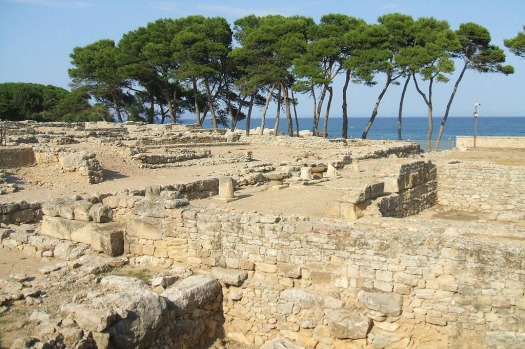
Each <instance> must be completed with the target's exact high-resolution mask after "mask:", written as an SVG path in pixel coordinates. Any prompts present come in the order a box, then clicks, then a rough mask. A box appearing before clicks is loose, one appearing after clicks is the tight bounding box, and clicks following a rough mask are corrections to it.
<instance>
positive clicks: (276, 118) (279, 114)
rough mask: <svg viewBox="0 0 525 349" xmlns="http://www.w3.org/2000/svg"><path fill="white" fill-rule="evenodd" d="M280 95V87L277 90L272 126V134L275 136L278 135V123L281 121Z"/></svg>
mask: <svg viewBox="0 0 525 349" xmlns="http://www.w3.org/2000/svg"><path fill="white" fill-rule="evenodd" d="M281 93H282V87H280V88H279V93H278V94H277V113H276V114H275V126H274V134H275V135H276V136H277V134H278V133H279V121H280V119H281Z"/></svg>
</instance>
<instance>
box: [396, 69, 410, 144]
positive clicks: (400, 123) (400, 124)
mask: <svg viewBox="0 0 525 349" xmlns="http://www.w3.org/2000/svg"><path fill="white" fill-rule="evenodd" d="M411 76H412V75H410V74H408V77H407V79H406V80H405V85H404V86H403V92H401V99H400V100H399V114H398V116H397V139H398V140H402V139H403V137H402V136H401V130H402V128H403V103H404V102H405V93H406V92H407V87H408V83H409V82H410V78H411Z"/></svg>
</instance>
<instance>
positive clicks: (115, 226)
mask: <svg viewBox="0 0 525 349" xmlns="http://www.w3.org/2000/svg"><path fill="white" fill-rule="evenodd" d="M122 228H123V227H122V225H121V224H119V223H108V224H99V223H93V222H83V221H71V220H68V219H65V218H61V217H50V216H44V217H43V219H42V224H41V227H40V232H41V234H43V235H47V236H52V237H55V238H59V239H64V240H72V241H76V242H82V243H85V244H89V245H91V247H92V248H93V249H94V250H95V251H99V252H103V253H106V254H108V255H110V256H118V255H121V254H122V253H123V252H124V233H123V229H122Z"/></svg>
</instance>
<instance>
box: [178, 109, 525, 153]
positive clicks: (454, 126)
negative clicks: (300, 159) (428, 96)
mask: <svg viewBox="0 0 525 349" xmlns="http://www.w3.org/2000/svg"><path fill="white" fill-rule="evenodd" d="M298 120H299V130H312V125H313V119H312V118H301V117H300V118H299V119H298ZM183 121H184V122H185V123H191V122H192V121H191V120H183ZM323 122H324V120H323V119H321V122H320V131H322V127H323ZM367 122H368V118H367V117H366V118H365V117H350V118H349V121H348V138H360V137H361V134H362V132H363V129H364V127H365V125H366V123H367ZM440 122H441V118H436V119H435V120H434V132H433V134H432V140H433V142H434V141H435V139H436V136H437V133H438V131H439V126H440ZM260 124H261V120H260V119H252V120H251V124H250V126H251V128H252V129H254V128H256V127H259V126H260ZM274 125H275V119H273V118H267V119H266V128H271V129H273V127H274ZM342 125H343V119H342V118H336V117H334V118H330V119H328V137H329V138H339V137H341V130H342ZM203 126H204V127H206V128H211V127H212V122H211V119H209V118H207V119H205V121H204V125H203ZM245 128H246V123H245V120H242V121H239V122H238V123H237V129H240V130H244V129H245ZM295 129H296V127H295V120H294V131H295ZM427 130H428V121H427V118H425V117H405V118H404V119H403V128H402V138H403V140H412V141H416V142H418V143H420V144H421V145H423V146H424V145H425V143H426V142H425V139H426V134H427ZM279 131H280V132H282V133H284V134H288V124H287V121H286V118H281V120H280V123H279ZM472 135H474V117H472V116H471V117H449V118H448V120H447V123H446V125H445V130H444V132H443V137H442V139H441V145H440V149H449V148H452V147H454V146H455V142H456V136H472ZM477 135H478V136H524V137H525V116H523V117H508V116H484V117H479V118H478V125H477ZM367 138H368V139H385V140H397V118H392V117H383V118H381V117H378V118H376V119H375V121H374V124H373V125H372V128H371V129H370V131H369V132H368V137H367Z"/></svg>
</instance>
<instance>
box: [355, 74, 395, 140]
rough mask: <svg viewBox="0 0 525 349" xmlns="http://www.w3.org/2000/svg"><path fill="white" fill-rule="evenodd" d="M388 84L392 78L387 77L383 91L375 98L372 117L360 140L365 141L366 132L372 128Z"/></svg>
mask: <svg viewBox="0 0 525 349" xmlns="http://www.w3.org/2000/svg"><path fill="white" fill-rule="evenodd" d="M390 83H392V78H391V76H390V75H388V76H387V79H386V84H385V87H383V91H381V93H380V94H379V97H378V98H377V101H376V104H375V106H374V110H373V111H372V116H370V120H368V123H367V124H366V126H365V129H364V131H363V134H362V135H361V138H362V139H366V136H367V135H368V131H370V128H371V127H372V124H373V123H374V120H375V118H376V116H377V110H378V109H379V104H381V100H382V99H383V96H384V95H385V93H386V90H387V89H388V87H389V86H390Z"/></svg>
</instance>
